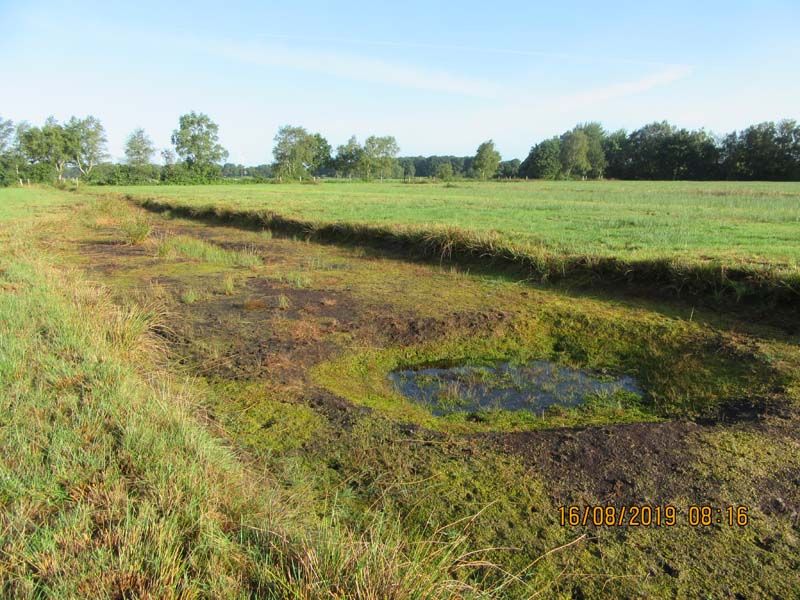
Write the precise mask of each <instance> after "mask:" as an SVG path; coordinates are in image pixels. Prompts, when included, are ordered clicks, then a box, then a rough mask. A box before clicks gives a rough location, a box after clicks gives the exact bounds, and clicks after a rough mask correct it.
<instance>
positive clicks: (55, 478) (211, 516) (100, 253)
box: [0, 184, 800, 600]
mask: <svg viewBox="0 0 800 600" xmlns="http://www.w3.org/2000/svg"><path fill="white" fill-rule="evenodd" d="M343 185H344V188H343V189H346V188H357V187H358V184H343ZM493 185H494V184H486V185H485V186H475V189H495V188H494V187H492V186H493ZM498 185H499V184H498ZM392 186H397V187H398V189H400V190H403V189H406V188H408V187H412V186H405V187H403V186H402V184H385V187H387V188H391V187H392ZM284 187H285V186H263V187H256V188H252V189H253V190H256V191H258V190H260V189H267V190H268V191H271V190H273V189H274V190H277V191H281V190H282V189H284ZM328 187H329V188H331V190H333V191H335V190H336V189H338V188H336V184H331V185H330V186H327V187H326V186H287V187H285V189H286V190H290V191H291V190H294V189H297V190H300V191H303V190H305V189H309V190H311V191H312V192H313V191H315V190H320V189H321V190H323V191H324V190H326V189H328ZM375 188H377V189H382V188H381V185H380V184H375ZM417 188H420V189H423V188H424V189H428V190H431V189H437V187H436V186H429V185H419V186H416V187H414V189H415V190H416V189H417ZM159 189H160V190H162V191H165V192H166V193H173V192H174V190H178V191H181V192H184V193H187V192H189V191H190V190H193V189H200V188H180V189H178V188H159ZM214 189H216V188H214ZM219 189H220V190H222V191H224V190H233V191H235V192H237V193H249V192H247V190H248V189H251V188H247V189H245V187H244V186H237V187H230V188H227V187H226V188H224V189H223V188H219ZM362 189H363V190H369V189H373V188H372V187H371V186H365V187H363V188H362ZM452 189H453V188H447V189H445V190H444V191H446V192H449V191H451V190H452ZM500 189H502V187H500ZM457 190H458V188H455V191H457ZM90 191H91V192H92V194H101V195H102V194H107V192H108V190H97V189H94V190H90ZM201 191H202V190H201ZM207 201H208V200H206V202H207ZM177 212H178V211H172V212H170V213H161V214H159V213H154V212H149V211H144V210H142V209H141V208H138V207H136V206H135V205H134V203H131V202H126V201H123V200H121V199H120V198H118V197H116V196H109V197H97V196H95V195H88V194H85V193H83V192H81V193H69V192H59V191H54V190H49V189H36V188H32V189H25V190H0V408H2V411H0V412H1V413H2V419H0V475H2V476H1V477H0V596H4V597H5V596H7V597H15V598H17V597H19V598H50V597H53V598H65V597H98V598H134V597H147V596H148V595H149V596H150V597H159V598H162V597H163V598H187V597H189V598H192V597H197V598H204V597H214V598H217V597H221V598H247V597H266V598H276V599H278V598H280V599H283V598H287V599H308V600H312V599H316V598H332V599H337V600H338V599H341V600H344V599H350V598H363V599H365V600H367V599H369V600H377V599H378V598H380V599H384V598H387V599H392V600H410V599H423V598H424V599H427V598H431V599H432V598H453V599H456V598H458V599H461V598H464V599H470V600H472V599H478V598H497V599H500V598H513V599H517V598H519V599H523V598H524V599H528V598H539V597H544V598H563V599H564V600H566V599H570V598H573V599H576V600H577V599H579V598H600V599H604V598H632V597H652V598H662V597H664V598H672V597H679V598H696V597H702V598H731V597H744V598H760V597H776V598H777V597H780V598H784V597H786V598H789V597H795V596H797V594H798V592H800V576H799V575H798V573H800V530H798V522H797V518H796V515H797V514H798V512H800V486H798V485H797V484H796V482H797V481H798V477H800V439H798V435H797V431H798V430H799V429H798V423H800V375H799V374H800V340H798V336H797V331H798V317H797V315H794V317H792V318H791V319H788V320H787V319H775V320H772V321H766V320H755V319H753V320H751V319H750V313H748V312H746V311H745V312H739V313H737V312H730V313H725V312H721V311H717V310H712V309H707V308H704V307H702V306H698V307H691V306H687V305H686V304H684V303H672V302H669V301H665V300H663V299H658V300H653V299H647V298H641V297H618V296H614V295H604V294H596V295H595V294H586V293H583V292H579V293H576V292H574V291H571V290H570V289H568V288H567V289H561V288H553V287H550V286H539V285H530V284H528V283H521V282H518V281H516V280H514V279H512V278H509V277H507V276H504V275H501V274H496V273H492V272H488V271H487V272H477V271H474V270H467V269H462V268H460V267H459V266H457V265H451V264H446V263H442V264H440V263H439V262H438V261H436V262H433V263H431V262H425V261H405V260H398V258H399V257H398V256H397V255H387V254H386V253H385V252H383V251H381V250H380V249H379V248H370V247H366V246H361V245H353V244H350V245H345V246H341V245H338V244H316V243H313V242H309V241H306V240H305V239H302V238H301V237H297V238H296V239H295V238H293V237H292V236H291V235H290V236H283V235H276V234H275V233H273V232H272V231H271V230H269V229H265V228H263V227H260V226H259V227H255V228H253V227H249V226H247V225H249V223H247V222H245V223H243V225H246V226H245V227H241V226H235V225H237V224H235V223H234V224H230V223H229V224H222V223H219V222H215V223H212V222H204V221H200V220H197V219H186V218H182V217H181V216H180V215H179V214H176V213H177ZM504 361H507V362H511V363H514V364H519V365H524V364H529V363H530V362H531V361H548V362H550V363H553V364H555V365H559V366H562V367H569V368H571V369H578V370H581V371H585V372H588V373H592V374H594V375H596V376H597V377H604V378H612V379H613V378H617V377H621V376H627V377H631V378H634V379H635V380H636V381H637V382H638V383H639V384H640V386H641V389H642V392H641V394H633V395H621V396H597V397H592V398H589V399H588V400H587V402H585V403H584V404H582V405H580V406H577V407H566V406H554V407H551V408H550V409H548V410H547V411H545V412H542V413H540V414H539V413H529V412H525V411H513V410H505V409H502V408H497V407H487V408H485V409H483V410H477V411H472V412H469V413H465V412H454V413H451V414H447V415H441V416H440V415H437V414H434V412H432V411H431V410H430V409H429V408H428V407H426V406H423V405H421V404H419V403H417V402H414V401H412V400H410V399H409V398H407V397H405V396H404V395H402V394H401V393H400V392H399V391H398V389H396V388H395V387H394V386H393V385H392V383H391V381H390V379H389V375H390V373H393V372H395V371H398V370H407V369H418V368H425V367H427V366H431V365H440V366H443V365H462V364H463V365H493V364H496V363H498V362H504ZM607 504H611V505H614V506H622V505H626V506H630V505H633V504H637V505H641V504H647V505H664V504H670V505H673V506H675V507H676V509H677V511H678V514H679V520H678V522H677V523H676V525H675V526H674V527H636V526H632V527H594V526H591V525H577V526H565V525H563V524H562V523H561V522H560V520H559V508H560V507H563V506H571V505H575V506H580V507H583V506H594V505H607ZM697 504H707V505H712V506H714V507H719V508H720V509H721V510H723V511H724V510H725V508H726V507H729V506H733V507H741V506H746V507H747V509H748V514H749V523H748V525H747V526H746V527H739V526H737V525H736V524H734V525H730V524H727V523H725V522H722V521H720V522H714V523H710V524H707V525H704V526H698V525H692V524H690V523H689V522H688V514H689V512H688V511H689V507H690V506H691V505H697ZM723 514H724V513H723Z"/></svg>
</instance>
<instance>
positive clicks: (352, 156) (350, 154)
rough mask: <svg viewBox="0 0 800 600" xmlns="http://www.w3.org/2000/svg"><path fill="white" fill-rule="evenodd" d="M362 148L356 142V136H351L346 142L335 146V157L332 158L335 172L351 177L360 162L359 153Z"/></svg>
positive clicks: (361, 152) (361, 151) (360, 153)
mask: <svg viewBox="0 0 800 600" xmlns="http://www.w3.org/2000/svg"><path fill="white" fill-rule="evenodd" d="M363 153H364V149H363V148H362V147H361V144H359V143H358V140H357V139H356V136H352V137H351V138H350V139H349V140H347V143H346V144H344V145H342V146H339V147H337V148H336V158H334V159H333V164H334V168H335V169H336V172H337V173H339V174H341V175H344V176H345V177H352V176H353V174H354V173H356V171H357V170H358V167H359V165H360V164H361V155H362V154H363Z"/></svg>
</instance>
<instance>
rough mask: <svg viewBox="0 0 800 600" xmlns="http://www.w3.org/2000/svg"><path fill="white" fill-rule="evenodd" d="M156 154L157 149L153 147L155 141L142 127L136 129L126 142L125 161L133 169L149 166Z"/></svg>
mask: <svg viewBox="0 0 800 600" xmlns="http://www.w3.org/2000/svg"><path fill="white" fill-rule="evenodd" d="M155 153H156V147H155V146H154V145H153V140H151V139H150V136H148V135H147V134H146V133H145V131H144V129H142V128H141V127H140V128H138V129H134V130H133V132H132V133H131V134H130V135H129V136H128V139H127V140H125V160H126V161H127V162H128V164H129V165H131V166H132V167H144V166H147V165H149V164H150V163H151V162H152V160H153V155H154V154H155Z"/></svg>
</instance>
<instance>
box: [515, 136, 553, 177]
mask: <svg viewBox="0 0 800 600" xmlns="http://www.w3.org/2000/svg"><path fill="white" fill-rule="evenodd" d="M519 173H520V175H524V176H525V177H531V178H532V179H558V178H559V176H560V175H561V140H560V139H559V138H557V137H554V138H550V139H549V140H544V141H543V142H540V143H538V144H536V145H535V146H534V147H533V148H531V151H530V152H529V153H528V157H527V158H526V159H525V160H524V161H522V164H521V165H520V166H519Z"/></svg>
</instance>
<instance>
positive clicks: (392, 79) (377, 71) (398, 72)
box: [203, 42, 501, 98]
mask: <svg viewBox="0 0 800 600" xmlns="http://www.w3.org/2000/svg"><path fill="white" fill-rule="evenodd" d="M203 47H204V49H205V50H206V51H211V52H212V53H213V54H215V55H217V56H223V57H226V58H229V59H231V60H236V61H240V62H245V63H248V64H255V65H262V66H267V67H279V68H287V69H296V70H300V71H306V72H312V73H322V74H326V75H333V76H336V77H341V78H344V79H349V80H352V81H364V82H368V83H379V84H384V85H391V86H396V87H401V88H409V89H416V90H426V91H432V92H444V93H449V94H458V95H462V96H471V97H476V98H497V97H498V96H500V95H501V89H500V86H498V85H497V84H495V83H492V82H489V81H486V80H483V79H476V78H469V77H462V76H459V75H454V74H452V73H448V72H446V71H437V70H431V69H424V68H420V67H414V66H410V65H404V64H400V63H392V62H387V61H384V60H380V59H374V58H367V57H363V56H358V55H354V54H346V53H338V52H329V51H324V52H323V51H312V50H303V49H299V48H287V47H283V46H278V45H265V44H258V43H249V44H242V43H231V42H226V43H219V44H215V45H212V46H210V47H209V46H208V45H207V44H204V45H203Z"/></svg>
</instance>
